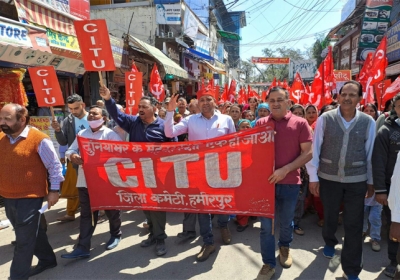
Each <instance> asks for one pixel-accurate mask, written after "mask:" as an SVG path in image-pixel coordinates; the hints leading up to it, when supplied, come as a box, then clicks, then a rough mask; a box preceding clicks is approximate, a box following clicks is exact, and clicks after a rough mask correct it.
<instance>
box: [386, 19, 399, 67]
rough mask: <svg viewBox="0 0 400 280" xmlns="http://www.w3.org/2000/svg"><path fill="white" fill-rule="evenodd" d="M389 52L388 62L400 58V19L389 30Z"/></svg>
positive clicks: (387, 54) (387, 53)
mask: <svg viewBox="0 0 400 280" xmlns="http://www.w3.org/2000/svg"><path fill="white" fill-rule="evenodd" d="M387 39H388V45H387V52H386V56H387V58H388V62H389V63H390V62H393V61H397V60H400V21H398V22H396V23H395V24H394V25H393V26H392V27H390V28H389V30H388V32H387Z"/></svg>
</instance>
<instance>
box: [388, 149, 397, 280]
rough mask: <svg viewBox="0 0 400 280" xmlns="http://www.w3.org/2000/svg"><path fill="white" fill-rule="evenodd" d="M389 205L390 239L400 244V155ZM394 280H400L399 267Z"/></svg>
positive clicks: (393, 178) (394, 172) (395, 167)
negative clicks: (390, 217) (390, 220)
mask: <svg viewBox="0 0 400 280" xmlns="http://www.w3.org/2000/svg"><path fill="white" fill-rule="evenodd" d="M388 204H389V207H390V210H391V211H392V224H391V225H390V233H389V238H390V239H391V240H392V241H394V242H399V241H400V153H398V154H397V161H396V165H395V166H394V170H393V176H392V183H391V185H390V193H389V198H388ZM399 248H400V246H399ZM397 263H400V249H397ZM394 279H396V280H398V279H400V269H399V266H397V269H396V274H395V276H394Z"/></svg>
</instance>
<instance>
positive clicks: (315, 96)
mask: <svg viewBox="0 0 400 280" xmlns="http://www.w3.org/2000/svg"><path fill="white" fill-rule="evenodd" d="M323 67H324V62H322V63H321V64H320V65H319V67H318V71H317V72H316V73H315V76H314V81H313V83H312V84H311V92H310V94H309V100H308V103H309V104H313V105H315V106H317V107H318V108H320V107H322V105H321V106H320V104H321V103H322V102H321V99H322V71H323V70H322V69H323Z"/></svg>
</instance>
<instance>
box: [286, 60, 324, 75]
mask: <svg viewBox="0 0 400 280" xmlns="http://www.w3.org/2000/svg"><path fill="white" fill-rule="evenodd" d="M290 66H291V67H290V68H289V69H291V71H289V79H291V80H292V79H293V77H294V76H295V75H296V73H299V74H300V76H301V78H302V79H314V76H315V73H316V72H317V61H316V60H315V59H309V60H291V61H290Z"/></svg>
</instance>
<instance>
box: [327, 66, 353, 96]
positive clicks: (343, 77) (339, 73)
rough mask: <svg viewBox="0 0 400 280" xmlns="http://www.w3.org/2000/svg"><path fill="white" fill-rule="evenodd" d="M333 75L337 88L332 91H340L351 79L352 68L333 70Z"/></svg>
mask: <svg viewBox="0 0 400 280" xmlns="http://www.w3.org/2000/svg"><path fill="white" fill-rule="evenodd" d="M333 75H334V76H335V79H336V88H334V89H333V91H332V92H333V93H339V90H340V89H341V88H342V86H343V85H344V83H345V82H347V81H350V80H351V70H333Z"/></svg>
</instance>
